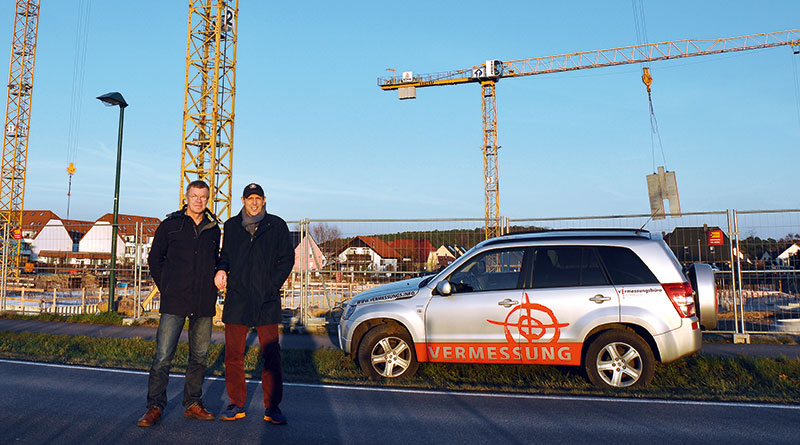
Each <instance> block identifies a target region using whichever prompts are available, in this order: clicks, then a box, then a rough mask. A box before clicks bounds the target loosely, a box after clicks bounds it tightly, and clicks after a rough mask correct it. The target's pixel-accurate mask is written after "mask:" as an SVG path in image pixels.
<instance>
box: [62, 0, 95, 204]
mask: <svg viewBox="0 0 800 445" xmlns="http://www.w3.org/2000/svg"><path fill="white" fill-rule="evenodd" d="M91 3H92V1H91V0H80V3H79V5H78V8H77V11H78V20H77V24H76V26H75V60H74V63H73V66H72V95H71V97H70V110H69V129H68V133H67V164H68V166H67V174H68V175H69V186H68V189H67V218H66V219H69V207H70V200H71V198H72V175H73V174H75V161H76V160H77V154H78V133H79V131H80V120H81V103H82V100H83V80H84V77H85V71H86V46H87V42H88V41H89V38H88V35H89V10H90V9H91Z"/></svg>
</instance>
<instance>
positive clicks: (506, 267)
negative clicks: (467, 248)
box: [450, 248, 525, 293]
mask: <svg viewBox="0 0 800 445" xmlns="http://www.w3.org/2000/svg"><path fill="white" fill-rule="evenodd" d="M524 258H525V249H523V248H514V249H499V250H490V251H487V252H483V253H481V254H478V255H475V256H474V257H472V258H470V259H469V260H467V262H466V263H464V264H462V265H461V267H459V268H458V269H456V270H455V271H454V272H453V274H452V275H450V284H451V285H452V286H453V293H461V292H480V291H495V290H509V289H521V288H522V283H523V281H524V280H523V276H522V269H523V260H524Z"/></svg>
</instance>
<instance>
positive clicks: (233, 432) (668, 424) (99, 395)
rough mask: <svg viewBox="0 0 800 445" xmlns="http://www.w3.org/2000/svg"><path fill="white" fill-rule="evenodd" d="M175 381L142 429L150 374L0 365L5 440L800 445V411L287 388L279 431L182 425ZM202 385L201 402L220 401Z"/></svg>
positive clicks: (257, 420)
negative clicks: (155, 418) (156, 417)
mask: <svg viewBox="0 0 800 445" xmlns="http://www.w3.org/2000/svg"><path fill="white" fill-rule="evenodd" d="M182 383H183V380H182V377H181V376H180V375H175V376H173V377H172V379H171V384H170V386H169V390H168V397H169V404H168V406H167V410H166V412H165V417H164V419H163V421H162V423H161V424H159V425H156V426H155V427H152V428H139V427H137V426H136V419H137V418H138V417H139V415H141V414H142V412H143V409H144V402H145V400H144V399H145V394H144V389H145V387H146V386H147V375H146V373H144V372H130V371H119V370H108V369H96V368H87V367H68V366H62V365H46V364H36V363H27V362H15V361H8V360H0V393H2V394H3V397H2V398H0V443H5V444H10V443H26V444H28V443H33V444H38V443H81V444H83V443H237V444H242V443H254V442H261V443H267V442H269V443H381V444H403V445H408V444H410V443H509V444H516V443H547V442H551V441H552V442H556V441H557V443H587V442H591V443H625V442H633V443H643V442H647V443H648V444H653V445H654V444H659V443H665V444H675V443H702V442H709V443H715V442H717V443H731V444H735V443H770V444H781V443H798V442H800V432H798V428H797V425H798V424H800V406H793V405H763V404H735V403H703V402H681V401H659V400H643V399H627V400H625V399H610V398H597V397H592V398H585V397H557V396H554V397H547V396H535V395H533V396H531V395H503V394H471V393H448V392H441V391H414V390H411V391H409V390H401V389H380V388H363V387H360V388H358V387H346V386H323V385H299V384H289V385H287V386H286V391H285V394H284V403H283V404H282V405H281V408H282V409H283V411H284V413H286V414H287V416H288V417H289V424H288V425H286V426H275V425H271V424H266V423H265V422H264V421H263V420H262V418H261V413H263V408H262V405H261V400H260V399H261V397H260V391H259V388H258V387H257V385H256V384H253V383H251V384H250V385H248V390H249V392H250V395H251V400H250V401H249V404H248V407H247V409H248V411H247V412H248V416H247V417H246V418H245V419H242V420H239V421H236V422H220V421H209V422H201V421H197V420H189V419H185V418H183V416H182V413H181V411H182V408H181V407H180V401H181V398H182V386H183V385H182ZM224 386H225V385H224V383H223V381H222V380H220V379H208V380H207V382H206V385H205V403H206V405H207V406H208V407H209V408H210V409H211V410H212V411H218V410H219V409H220V408H221V406H222V404H223V403H224V402H225V395H224V393H225V387H224Z"/></svg>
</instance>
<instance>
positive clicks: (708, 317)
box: [687, 263, 717, 330]
mask: <svg viewBox="0 0 800 445" xmlns="http://www.w3.org/2000/svg"><path fill="white" fill-rule="evenodd" d="M687 275H688V276H689V281H690V282H691V283H692V289H694V291H695V295H696V300H695V302H694V307H695V310H696V311H697V318H698V319H699V320H700V327H702V328H703V329H705V330H711V329H716V328H717V285H716V283H715V281H714V270H713V269H712V268H711V266H709V265H708V264H703V263H693V264H692V265H690V266H689V273H688V274H687Z"/></svg>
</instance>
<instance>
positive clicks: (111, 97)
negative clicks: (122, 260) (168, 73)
mask: <svg viewBox="0 0 800 445" xmlns="http://www.w3.org/2000/svg"><path fill="white" fill-rule="evenodd" d="M97 99H99V100H100V101H101V102H103V104H105V105H106V106H108V107H113V106H119V134H118V136H117V176H116V180H115V182H114V220H113V222H112V225H111V272H110V273H109V275H108V281H109V290H108V312H114V309H115V308H114V292H115V290H116V288H117V275H116V270H117V231H118V230H119V171H120V167H121V166H122V122H123V120H124V119H125V107H127V106H128V103H127V102H125V98H123V97H122V94H120V93H117V92H113V93H107V94H103V95H102V96H97Z"/></svg>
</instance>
